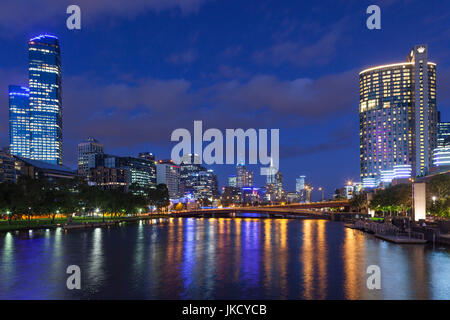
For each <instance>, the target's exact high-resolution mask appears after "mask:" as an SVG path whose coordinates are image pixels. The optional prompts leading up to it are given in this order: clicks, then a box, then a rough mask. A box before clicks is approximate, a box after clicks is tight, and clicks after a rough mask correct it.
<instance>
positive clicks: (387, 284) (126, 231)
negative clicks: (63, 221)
mask: <svg viewBox="0 0 450 320" xmlns="http://www.w3.org/2000/svg"><path fill="white" fill-rule="evenodd" d="M69 265H78V266H79V267H80V269H81V290H68V289H67V287H66V279H67V277H69V275H68V274H66V268H67V267H68V266H69ZM370 265H378V266H379V267H380V269H381V289H380V290H369V289H367V286H366V281H367V278H368V277H369V275H368V274H367V273H366V271H367V267H368V266H370ZM0 298H1V299H450V250H449V249H448V248H443V247H434V248H433V246H423V245H396V244H391V243H388V242H385V241H382V240H378V239H377V238H375V237H373V236H371V235H368V234H364V233H361V232H359V231H355V230H350V229H347V228H345V227H344V226H343V224H342V223H339V222H331V221H325V220H294V219H256V218H236V219H195V218H186V219H174V218H172V219H158V220H156V219H155V220H148V221H142V222H140V223H133V224H124V225H121V226H118V227H110V228H96V229H87V230H71V231H63V230H61V229H57V230H40V231H32V232H21V233H15V232H12V233H3V234H0Z"/></svg>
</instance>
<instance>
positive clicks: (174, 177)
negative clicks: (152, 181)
mask: <svg viewBox="0 0 450 320" xmlns="http://www.w3.org/2000/svg"><path fill="white" fill-rule="evenodd" d="M156 181H157V183H158V184H161V183H162V184H165V185H166V186H167V189H168V190H169V196H170V198H171V199H176V198H178V197H179V196H180V167H179V166H177V165H176V164H175V163H173V161H172V160H159V161H158V163H157V164H156Z"/></svg>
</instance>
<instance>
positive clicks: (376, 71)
mask: <svg viewBox="0 0 450 320" xmlns="http://www.w3.org/2000/svg"><path fill="white" fill-rule="evenodd" d="M359 86H360V102H359V116H360V164H361V179H362V181H363V182H364V181H366V183H365V186H368V183H367V181H370V182H371V183H370V184H375V181H377V182H389V181H388V180H392V179H393V178H406V177H409V176H413V177H414V176H418V175H422V174H426V173H427V171H428V169H429V167H430V166H431V165H432V152H433V149H434V148H435V147H436V145H437V140H436V139H437V135H436V133H437V129H436V124H437V109H436V64H435V63H433V62H429V61H428V50H427V46H426V45H419V46H415V47H414V48H413V50H411V52H410V54H409V55H408V57H407V61H405V62H402V63H395V64H389V65H381V66H376V67H372V68H369V69H366V70H363V71H361V72H360V74H359ZM397 175H398V176H397ZM374 186H375V185H374Z"/></svg>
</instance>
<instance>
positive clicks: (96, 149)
mask: <svg viewBox="0 0 450 320" xmlns="http://www.w3.org/2000/svg"><path fill="white" fill-rule="evenodd" d="M101 156H103V145H102V144H101V143H100V142H98V141H97V140H96V139H94V138H88V139H86V140H85V141H83V142H81V143H79V144H78V173H79V174H80V175H82V176H87V175H88V174H89V170H90V169H92V168H95V167H96V166H97V162H98V158H99V157H101Z"/></svg>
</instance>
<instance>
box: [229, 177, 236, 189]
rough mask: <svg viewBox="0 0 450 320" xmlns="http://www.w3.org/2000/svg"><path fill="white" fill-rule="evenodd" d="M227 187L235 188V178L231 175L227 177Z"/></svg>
mask: <svg viewBox="0 0 450 320" xmlns="http://www.w3.org/2000/svg"><path fill="white" fill-rule="evenodd" d="M228 186H229V187H236V176H235V175H232V176H229V177H228Z"/></svg>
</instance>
